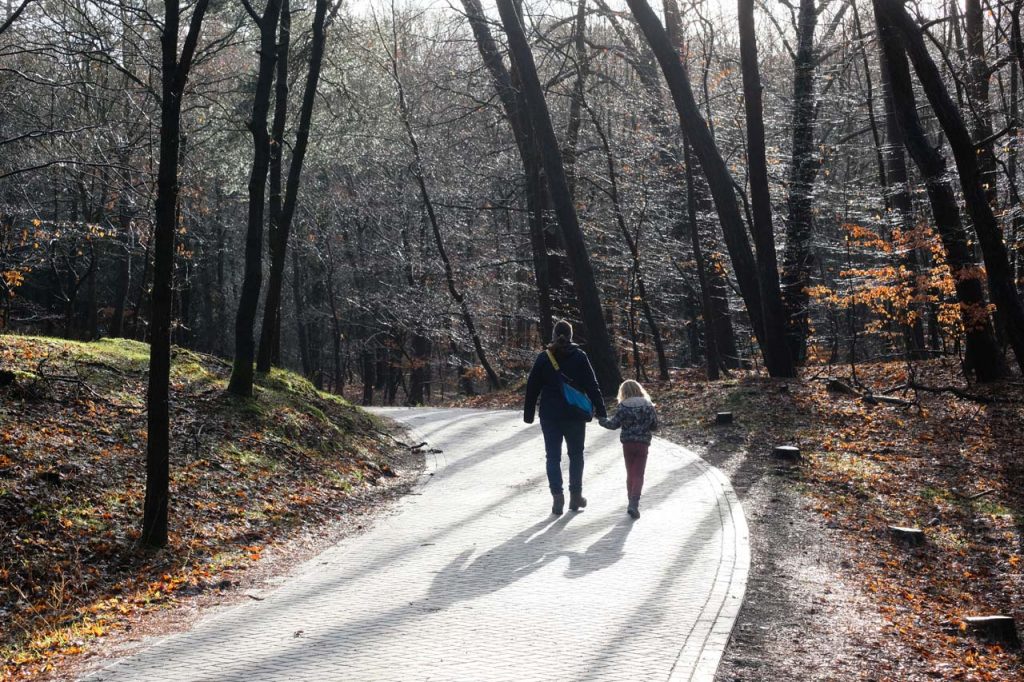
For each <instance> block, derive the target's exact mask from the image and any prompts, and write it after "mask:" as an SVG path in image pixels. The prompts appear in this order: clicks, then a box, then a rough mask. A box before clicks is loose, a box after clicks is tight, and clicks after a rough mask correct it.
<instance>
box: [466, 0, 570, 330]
mask: <svg viewBox="0 0 1024 682" xmlns="http://www.w3.org/2000/svg"><path fill="white" fill-rule="evenodd" d="M462 6H463V7H464V8H465V10H466V17H467V19H468V20H469V25H470V27H471V28H472V29H473V36H474V37H475V38H476V45H477V49H478V50H479V51H480V56H481V57H482V58H483V62H484V66H486V67H487V70H488V72H489V73H490V74H491V81H492V82H493V83H494V89H495V90H496V91H497V93H498V98H499V99H500V100H501V106H502V109H503V110H504V112H505V118H506V119H507V120H508V122H509V126H510V127H511V128H512V136H513V137H514V138H515V141H516V148H517V149H518V150H519V158H520V160H521V161H522V164H523V174H524V180H525V183H526V186H525V194H526V206H527V211H528V212H529V229H530V250H531V252H532V255H533V273H534V278H535V280H536V286H537V317H538V329H539V330H540V335H541V339H542V341H545V342H546V341H547V340H548V339H550V338H551V332H552V329H553V326H554V322H553V317H554V312H553V309H552V304H551V285H550V277H551V274H550V272H549V267H548V260H549V257H548V252H547V244H546V243H545V223H546V220H545V216H544V213H545V211H544V207H545V205H546V203H547V202H546V198H547V197H546V188H545V186H544V178H543V177H542V175H541V168H540V158H539V154H538V152H537V149H536V148H535V147H534V144H533V140H534V136H533V126H532V124H531V123H530V115H529V112H528V110H527V106H526V100H525V98H524V97H523V92H522V88H519V87H516V78H514V75H513V74H510V73H509V71H508V70H507V69H506V68H505V64H504V62H503V61H502V59H501V53H500V52H499V51H498V46H497V44H496V43H495V42H494V37H493V36H492V35H491V29H490V27H489V26H488V23H487V18H486V16H485V15H484V12H483V9H482V8H481V6H480V2H479V0H462Z"/></svg>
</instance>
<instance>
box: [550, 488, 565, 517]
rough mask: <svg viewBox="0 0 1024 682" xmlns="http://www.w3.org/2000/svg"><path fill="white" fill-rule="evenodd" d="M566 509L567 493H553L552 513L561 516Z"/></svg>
mask: <svg viewBox="0 0 1024 682" xmlns="http://www.w3.org/2000/svg"><path fill="white" fill-rule="evenodd" d="M563 509H565V495H564V494H563V493H551V513H552V514H554V515H555V516H561V515H562V510H563Z"/></svg>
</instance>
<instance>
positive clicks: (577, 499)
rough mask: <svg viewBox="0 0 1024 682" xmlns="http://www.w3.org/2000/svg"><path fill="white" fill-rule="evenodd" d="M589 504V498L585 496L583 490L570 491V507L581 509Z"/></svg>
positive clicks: (576, 509)
mask: <svg viewBox="0 0 1024 682" xmlns="http://www.w3.org/2000/svg"><path fill="white" fill-rule="evenodd" d="M586 506H587V498H585V497H583V491H577V492H573V491H571V490H570V491H569V509H571V510H573V511H579V510H580V509H583V508H584V507H586Z"/></svg>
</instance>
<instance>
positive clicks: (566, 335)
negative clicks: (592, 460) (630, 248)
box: [523, 320, 606, 514]
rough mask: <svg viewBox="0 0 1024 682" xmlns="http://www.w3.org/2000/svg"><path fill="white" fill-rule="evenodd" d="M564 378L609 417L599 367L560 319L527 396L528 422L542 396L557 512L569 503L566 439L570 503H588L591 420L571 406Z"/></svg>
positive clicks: (539, 359) (542, 422) (525, 416)
mask: <svg viewBox="0 0 1024 682" xmlns="http://www.w3.org/2000/svg"><path fill="white" fill-rule="evenodd" d="M552 357H553V358H554V362H552ZM563 381H567V382H568V383H570V384H571V385H572V386H573V387H574V388H576V389H578V390H580V391H582V392H584V393H586V394H587V397H589V398H590V401H591V402H592V403H593V407H594V411H595V412H596V413H597V416H598V417H600V418H602V419H603V418H604V417H605V416H606V412H605V407H604V399H603V397H602V396H601V388H600V386H598V383H597V377H596V376H595V375H594V368H593V367H591V365H590V358H588V357H587V354H586V353H584V352H583V350H582V349H580V347H579V346H577V345H576V344H575V343H573V342H572V325H571V324H569V323H568V322H566V321H565V320H560V321H559V322H558V323H557V324H556V325H555V330H554V337H553V339H552V342H551V344H550V345H549V346H548V348H547V349H546V350H545V351H543V352H541V353H539V354H538V355H537V359H536V360H535V361H534V363H533V368H532V369H531V370H530V376H529V378H528V379H527V380H526V399H525V401H524V404H523V421H525V422H526V423H527V424H532V423H533V418H534V414H535V412H536V411H537V401H538V399H539V400H540V426H541V431H542V432H543V433H544V449H545V451H546V456H547V474H548V486H549V487H550V488H551V495H552V498H553V503H552V507H551V511H552V513H554V514H561V513H562V507H563V505H564V504H565V497H564V493H563V491H562V469H561V458H562V441H563V440H564V441H565V443H566V446H567V449H568V453H569V493H570V494H571V501H570V503H569V508H570V509H572V510H573V511H578V510H579V509H581V508H582V507H585V506H586V505H587V500H586V498H584V497H583V494H582V491H583V447H584V440H585V438H586V423H587V421H589V419H584V418H582V417H581V416H580V415H579V414H578V413H576V412H574V411H573V410H572V408H570V406H569V404H568V402H567V401H566V399H565V396H564V394H563V392H562V391H563V388H562V382H563Z"/></svg>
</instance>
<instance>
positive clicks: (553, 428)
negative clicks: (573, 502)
mask: <svg viewBox="0 0 1024 682" xmlns="http://www.w3.org/2000/svg"><path fill="white" fill-rule="evenodd" d="M540 430H541V431H542V432H543V433H544V450H545V452H546V453H547V465H548V466H547V468H548V486H549V487H550V488H551V492H552V493H560V492H562V441H563V440H564V441H565V445H566V449H567V450H568V451H569V492H571V493H580V492H583V444H584V441H585V439H586V435H587V423H586V422H584V421H579V420H572V421H568V420H567V421H561V420H551V419H548V420H545V419H541V420H540Z"/></svg>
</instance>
